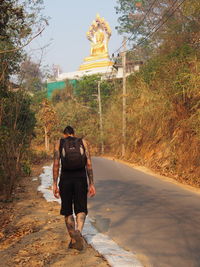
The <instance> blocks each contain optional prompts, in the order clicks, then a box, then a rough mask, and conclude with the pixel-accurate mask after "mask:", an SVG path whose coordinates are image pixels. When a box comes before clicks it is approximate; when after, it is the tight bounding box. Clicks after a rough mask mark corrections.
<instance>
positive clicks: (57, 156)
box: [53, 142, 60, 198]
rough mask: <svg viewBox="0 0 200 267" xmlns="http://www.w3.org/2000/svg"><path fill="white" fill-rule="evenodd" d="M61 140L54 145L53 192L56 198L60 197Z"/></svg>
mask: <svg viewBox="0 0 200 267" xmlns="http://www.w3.org/2000/svg"><path fill="white" fill-rule="evenodd" d="M59 147H60V142H57V143H56V144H55V146H54V157H53V194H54V196H55V197H56V198H59V196H60V195H59V189H58V175H59V168H60V150H59Z"/></svg>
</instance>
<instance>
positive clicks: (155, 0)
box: [113, 0, 158, 54]
mask: <svg viewBox="0 0 200 267" xmlns="http://www.w3.org/2000/svg"><path fill="white" fill-rule="evenodd" d="M157 1H158V0H154V1H153V3H152V4H151V6H150V7H149V9H148V10H147V12H146V13H145V16H144V17H143V19H142V21H141V22H140V23H139V25H138V26H137V28H136V29H135V32H136V31H137V30H138V29H139V27H140V26H141V25H142V23H143V22H144V20H145V19H146V17H147V15H148V14H149V12H150V11H151V8H152V7H153V6H154V4H155V3H156V2H157ZM135 32H134V33H132V34H131V36H130V37H129V38H128V39H127V40H126V43H127V42H128V41H130V40H131V38H132V36H133V35H134V34H135ZM122 47H123V44H122V45H121V46H120V47H119V48H118V49H117V50H116V51H115V52H113V54H114V53H117V52H118V51H119V50H120V49H121V48H122Z"/></svg>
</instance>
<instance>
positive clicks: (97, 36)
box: [80, 14, 113, 70]
mask: <svg viewBox="0 0 200 267" xmlns="http://www.w3.org/2000/svg"><path fill="white" fill-rule="evenodd" d="M110 36H111V29H110V26H109V24H108V23H107V22H106V21H105V19H104V18H100V16H99V15H98V14H97V16H96V20H95V21H93V22H92V25H91V26H90V28H89V31H88V32H87V38H88V40H89V41H90V42H91V49H90V56H89V57H86V58H85V59H84V63H83V64H82V65H81V66H80V70H86V69H92V68H98V67H106V66H112V65H113V62H111V61H110V60H109V55H108V41H109V39H110Z"/></svg>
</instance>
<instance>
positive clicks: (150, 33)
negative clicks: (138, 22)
mask: <svg viewBox="0 0 200 267" xmlns="http://www.w3.org/2000/svg"><path fill="white" fill-rule="evenodd" d="M178 1H179V0H175V2H174V3H173V4H172V5H171V6H170V8H169V9H168V10H167V12H166V13H165V15H166V14H169V13H170V12H171V10H172V9H173V7H174V6H175V5H176V3H177V2H178ZM185 1H186V0H182V1H181V2H180V4H179V5H178V6H177V7H176V8H175V9H174V10H173V11H172V13H170V14H169V15H168V16H167V18H166V19H165V20H164V21H163V19H164V16H162V18H161V19H160V20H159V21H158V23H157V24H156V25H155V26H154V27H153V28H152V29H151V30H150V31H149V33H148V34H147V36H146V37H145V38H144V39H143V40H141V41H140V42H139V43H138V44H137V45H135V46H134V47H133V48H136V47H137V46H139V45H141V44H142V43H144V42H145V41H146V40H147V39H148V38H149V37H151V36H152V35H153V34H155V33H156V32H157V31H158V30H159V29H160V28H161V27H162V26H163V25H164V24H165V23H166V22H167V21H168V20H169V19H170V17H171V16H172V15H173V14H174V13H175V12H176V10H177V9H178V8H179V7H180V6H181V5H182V4H183V3H184V2H185ZM154 3H155V1H154V2H153V4H154ZM153 4H152V5H151V7H152V6H153ZM146 15H147V14H146ZM162 21H163V22H162ZM161 22H162V23H161ZM160 23H161V24H160ZM159 24H160V25H159ZM157 26H158V28H156V27H157ZM154 29H156V30H155V31H153V30H154ZM152 31H153V32H152ZM132 36H133V34H132V35H131V36H130V37H129V39H127V41H128V40H130V39H131V37H132ZM121 48H122V46H120V47H119V48H118V49H117V50H116V51H119V50H120V49H121ZM133 48H132V49H129V50H126V52H130V51H132V50H133ZM116 51H115V52H114V53H116ZM107 73H108V71H107V72H106V74H107ZM112 73H113V71H112ZM109 78H110V75H109Z"/></svg>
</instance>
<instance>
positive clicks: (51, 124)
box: [37, 99, 58, 151]
mask: <svg viewBox="0 0 200 267" xmlns="http://www.w3.org/2000/svg"><path fill="white" fill-rule="evenodd" d="M37 122H38V127H39V128H42V130H43V131H42V132H43V136H44V141H45V150H46V151H49V144H50V138H51V136H52V133H53V132H54V130H57V125H58V119H57V114H56V111H55V109H54V108H53V106H52V105H51V104H50V102H49V101H48V100H47V99H44V100H43V102H42V105H41V109H40V111H39V112H38V114H37Z"/></svg>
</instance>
